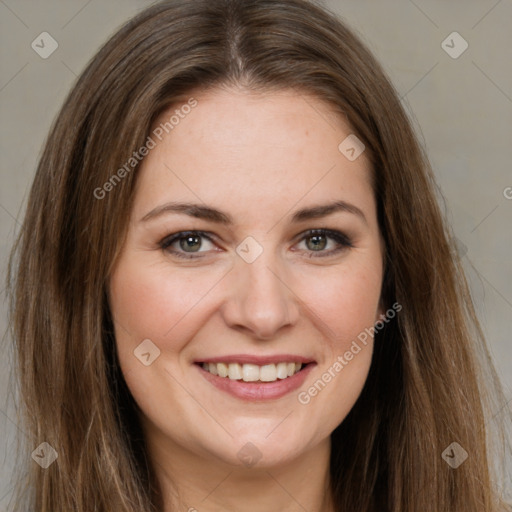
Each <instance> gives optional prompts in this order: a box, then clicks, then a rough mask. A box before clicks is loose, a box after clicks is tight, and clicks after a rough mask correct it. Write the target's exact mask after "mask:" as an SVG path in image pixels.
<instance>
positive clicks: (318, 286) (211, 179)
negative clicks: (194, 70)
mask: <svg viewBox="0 0 512 512" xmlns="http://www.w3.org/2000/svg"><path fill="white" fill-rule="evenodd" d="M193 96H194V98H195V99H196V100H197V101H198V104H197V106H196V107H195V108H194V109H193V110H192V111H191V112H190V113H189V114H188V115H186V116H184V118H183V119H180V122H179V124H177V125H176V126H175V127H174V128H173V130H172V131H170V132H169V134H167V135H166V136H165V137H164V138H163V140H162V141H161V142H158V144H157V145H156V147H155V148H154V149H152V150H151V151H150V152H149V154H148V155H147V157H146V158H145V159H144V162H143V165H142V168H141V169H140V171H138V172H140V175H139V178H138V185H137V190H136V197H135V202H134V207H133V211H132V215H131V219H130V225H129V230H128V235H127V239H126V242H125V245H124V247H123V250H122V253H121V255H120V258H119V260H118V261H117V264H116V267H115V269H114V272H113V274H112V277H111V282H110V303H111V308H112V313H113V317H114V321H115V328H116V340H117V347H118V351H119V359H120V363H121V367H122V371H123V374H124V376H125V379H126V382H127V384H128V386H129V388H130V391H131V392H132V394H133V396H134V398H135V400H136V401H137V403H138V405H139V406H140V409H141V411H142V418H141V419H142V423H143V428H144V432H145V436H146V439H147V442H148V446H149V453H150V457H151V460H152V461H153V464H154V467H155V470H156V473H157V477H158V480H159V483H160V486H161V489H162V493H163V497H164V508H165V511H166V512H167V511H169V512H170V511H171V510H185V511H186V510H191V511H193V510H197V511H198V512H213V511H218V510H223V511H237V512H240V511H244V512H256V511H258V512H260V511H261V510H269V511H273V510H275V511H281V512H299V511H301V512H302V511H304V510H308V511H310V512H331V511H333V510H334V508H333V504H332V501H331V497H330V492H329V471H328V468H329V455H330V434H331V433H332V431H333V430H334V429H335V428H336V427H337V426H338V425H339V424H340V423H341V422H342V421H343V419H344V418H345V417H346V416H347V414H348V412H349V411H350V410H351V408H352V406H353V405H354V403H355V402H356V400H357V398H358V396H359V394H360V392H361V390H362V387H363V385H364V383H365V381H366V378H367V375H368V370H369V367H370V362H371V355H372V350H373V340H372V339H371V337H370V338H369V339H368V341H367V343H366V345H362V344H360V351H358V352H357V353H356V354H355V355H353V357H352V358H350V361H345V362H346V363H347V364H345V365H343V367H342V369H341V370H340V369H339V366H338V367H337V368H335V367H334V365H335V362H336V361H339V359H338V357H339V356H343V354H345V353H346V352H347V351H350V350H351V347H353V345H352V343H353V341H354V340H356V339H357V336H358V335H359V334H360V333H361V332H363V331H364V329H365V328H369V327H371V326H373V325H374V324H375V322H376V321H377V320H378V319H379V316H380V315H382V314H383V311H382V307H381V304H380V294H381V283H382V276H383V265H382V254H383V248H382V238H381V235H380V232H379V227H378V223H377V213H376V203H375V198H374V195H373V191H372V188H371V185H370V175H371V174H370V173H371V166H370V164H369V161H368V160H367V158H366V155H365V153H364V152H363V154H362V155H361V156H359V157H358V158H357V159H355V160H354V161H349V159H347V158H346V157H345V156H344V155H343V154H342V153H341V152H340V151H339V150H338V145H339V144H340V142H341V141H343V140H344V139H345V138H346V137H347V136H348V135H349V134H350V133H352V132H351V130H350V127H349V126H348V125H347V124H346V123H344V122H343V119H341V118H340V117H336V116H334V114H333V113H332V111H330V108H329V107H328V106H327V105H325V104H324V103H323V102H321V101H320V100H318V99H316V98H313V97H310V96H306V95H304V96H301V95H298V94H296V93H295V92H293V91H283V92H279V93H268V94H256V93H251V92H247V91H244V90H241V89H229V90H227V89H216V90H211V91H198V92H197V93H195V94H194V95H193ZM306 100H307V101H306ZM177 107H179V105H178V106H173V109H171V110H170V111H169V112H167V113H165V114H164V115H163V116H162V118H161V119H160V120H158V121H157V124H158V123H159V122H160V121H161V120H167V119H169V117H170V115H171V113H172V111H173V110H174V109H175V108H177ZM112 193H115V192H112ZM334 201H343V202H344V203H345V207H344V208H343V209H340V210H338V211H335V212H333V213H330V214H328V215H324V216H322V217H318V218H309V219H302V220H299V221H298V222H294V221H293V219H292V217H293V215H294V214H295V213H296V212H297V211H298V210H301V209H304V208H311V207H313V206H320V205H326V204H329V203H332V202H334ZM169 202H180V203H185V202H187V203H197V204H199V205H200V206H205V205H208V206H210V207H212V208H215V209H216V210H221V211H222V212H224V213H225V214H226V215H229V216H230V217H231V218H232V224H222V223H218V222H214V221H213V220H211V219H202V218H195V217H192V216H190V215H187V214H186V213H184V212H180V213H177V212H175V211H167V212H160V214H157V213H156V212H155V209H156V208H158V207H160V206H161V205H164V204H167V203H169ZM347 204H348V205H349V206H347ZM152 211H153V212H154V214H153V215H148V214H149V213H150V212H152ZM316 229H326V230H331V231H335V232H339V233H342V234H343V235H344V237H345V239H344V241H343V243H341V242H339V241H337V240H335V239H334V238H332V237H331V235H330V234H329V233H327V234H325V233H324V234H323V235H322V234H320V235H318V234H316V235H315V234H310V233H309V234H308V232H309V231H310V230H316ZM194 230H199V231H202V232H205V233H206V234H207V235H208V237H210V239H208V238H206V237H204V236H202V235H200V236H199V239H198V238H194V235H192V236H193V238H192V239H191V240H190V239H188V241H187V236H190V235H183V236H182V238H181V241H180V239H177V240H174V241H173V242H172V243H171V244H167V246H166V247H165V248H163V247H162V241H163V240H165V239H168V238H169V235H173V234H175V233H179V232H183V231H194ZM195 236H197V234H196V235H195ZM247 237H252V240H249V245H244V244H247ZM347 240H348V242H347ZM242 242H243V243H244V244H242ZM255 242H256V243H255ZM240 244H242V245H240ZM164 245H165V244H164ZM240 247H243V248H245V249H246V252H245V253H243V252H240V251H238V252H237V248H239V249H240ZM259 248H261V250H262V252H261V254H259V255H258V256H257V257H256V258H255V259H254V261H251V262H248V261H247V259H250V258H247V257H245V258H244V257H242V256H245V255H249V256H251V255H255V254H256V252H257V251H259ZM179 255H181V256H184V257H180V256H179ZM146 339H149V340H151V343H152V344H153V345H148V347H151V346H154V347H157V348H158V350H159V351H160V353H159V356H158V357H157V358H155V359H154V362H152V363H151V364H149V365H147V366H146V365H144V364H141V361H140V360H139V359H138V358H137V357H134V350H135V349H136V348H137V347H138V346H139V345H140V344H141V342H142V341H143V340H146ZM149 350H150V351H152V350H154V349H153V348H150V349H149ZM237 354H249V355H253V356H269V355H270V356H276V355H283V354H286V355H291V356H296V357H299V356H301V357H303V358H306V359H308V360H310V361H312V363H311V364H310V365H308V366H309V370H308V372H307V373H304V375H306V377H305V380H304V382H303V383H302V384H301V385H300V386H299V387H298V388H297V389H294V390H292V391H290V392H286V393H285V394H284V395H283V396H280V397H278V398H272V399H261V400H248V399H243V398H240V397H239V396H234V395H232V394H231V393H228V392H226V391H224V390H222V389H219V388H218V387H217V386H215V385H213V384H212V383H211V381H210V380H209V379H208V378H207V376H206V375H205V374H206V373H207V372H205V371H204V370H202V369H201V367H200V365H199V364H196V363H197V362H198V361H203V362H204V361H208V359H211V358H217V357H221V358H222V357H228V356H230V355H237ZM153 357H154V353H153V355H152V356H151V358H153ZM306 368H308V367H306ZM327 374H329V375H330V378H329V377H325V375H327ZM208 375H210V374H208ZM216 378H217V379H220V377H216ZM228 378H229V377H228ZM319 379H321V380H323V382H324V384H325V385H324V386H323V387H322V388H321V389H320V390H318V389H317V390H316V392H315V390H314V389H313V391H311V388H312V387H313V385H314V384H315V382H318V380H319ZM282 382H286V379H284V380H283V381H282ZM251 385H252V384H251ZM300 393H302V395H300ZM300 397H302V399H301V398H300ZM248 443H250V444H248ZM174 489H178V491H179V496H178V495H177V493H176V492H175V490H174ZM177 504H179V507H181V508H176V509H175V508H173V507H175V506H177Z"/></svg>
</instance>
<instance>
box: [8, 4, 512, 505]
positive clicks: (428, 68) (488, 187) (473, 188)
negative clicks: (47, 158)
mask: <svg viewBox="0 0 512 512" xmlns="http://www.w3.org/2000/svg"><path fill="white" fill-rule="evenodd" d="M212 1H214V0H212ZM150 3H152V2H149V1H143V0H139V1H136V0H123V1H121V0H107V1H99V0H89V1H87V0H66V1H64V0H61V1H57V0H44V1H36V0H32V1H29V0H0V33H1V36H0V38H1V43H2V44H1V46H0V53H1V62H0V66H1V77H0V109H1V114H2V121H1V124H0V133H1V137H0V139H1V142H0V143H1V148H0V159H1V171H0V172H1V177H0V179H1V184H2V186H1V190H0V271H1V273H2V278H3V276H4V275H5V270H6V264H7V257H8V253H9V249H10V246H11V244H12V242H13V239H14V235H15V233H16V232H17V231H18V229H19V222H20V219H21V212H23V208H24V205H25V201H26V196H27V193H28V190H29V187H30V184H31V182H32V179H33V176H34V171H35V166H36V162H37V158H38V155H39V154H40V151H41V147H42V144H43V142H44V139H45V136H46V133H47V131H48V128H49V126H50V123H51V121H52V119H53V118H54V117H55V115H56V114H57V111H58V109H59V106H60V105H61V103H62V101H63V99H64V97H65V94H66V93H67V92H68V90H69V89H70V88H71V86H72V84H73V82H74V81H75V79H76V77H77V75H78V74H79V73H80V72H81V70H82V69H83V68H84V66H85V64H86V63H87V61H88V60H89V59H90V58H91V57H92V56H93V54H94V53H95V52H96V50H97V49H98V48H99V46H100V44H102V43H103V42H104V41H105V40H106V39H107V37H108V36H110V35H111V34H112V33H113V32H114V30H115V29H116V28H117V27H118V26H119V25H120V24H121V23H123V22H124V21H125V20H126V19H128V18H129V17H130V16H131V15H133V14H135V13H136V12H138V11H139V10H141V9H143V8H144V7H145V6H147V5H149V4H150ZM325 4H326V5H327V6H329V7H330V8H331V9H333V10H335V11H336V12H338V13H339V14H340V15H341V16H342V17H343V18H344V19H345V20H346V21H347V22H348V24H349V25H350V26H352V27H353V28H354V29H355V30H356V31H357V32H359V34H360V35H361V37H362V38H363V40H364V41H366V43H367V44H368V45H369V47H370V49H371V50H373V52H374V53H375V55H376V56H377V58H378V59H379V60H380V61H381V62H382V64H383V65H384V68H385V69H386V71H387V72H388V74H389V75H390V77H391V79H392V80H393V82H394V84H395V86H396V88H397V89H398V91H399V93H400V95H401V97H402V102H403V104H404V106H405V107H406V109H407V111H408V112H409V113H410V115H411V117H412V118H413V119H414V124H415V127H416V129H417V131H418V134H419V135H420V138H421V140H422V143H423V144H424V146H425V147H426V149H427V151H428V154H429V156H430V160H431V162H432V165H433V168H434V170H435V173H436V176H437V178H438V182H439V184H440V186H441V188H442V191H443V194H444V196H445V198H446V204H447V215H448V219H449V221H450V223H451V224H452V226H453V229H454V232H455V234H456V237H457V239H458V246H459V250H460V251H461V252H462V254H465V256H464V264H465V267H466V269H467V273H468V277H469V280H470V284H471V289H472V293H473V296H474V300H475V302H476V307H477V310H478V314H479V318H480V320H481V322H482V325H483V328H484V331H485V333H486V335H487V337H488V341H489V345H490V349H491V352H492V355H493V358H494V359H495V362H496V365H497V368H498V372H499V373H500V375H501V377H502V381H503V384H504V387H505V392H506V395H507V397H506V400H507V401H508V402H507V401H506V403H504V404H502V410H505V409H506V408H507V407H508V408H510V403H511V400H512V357H511V356H512V346H511V344H510V334H509V333H510V327H511V322H510V317H511V315H512V286H511V285H512V265H511V261H512V257H511V256H512V229H511V225H512V222H511V221H512V188H507V187H512V173H511V162H512V144H511V142H512V141H511V127H512V66H511V53H510V48H511V47H512V30H511V21H512V0H499V1H496V0H458V1H450V2H446V1H444V0H434V1H431V0H429V1H426V0H415V1H412V0H392V1H380V2H377V1H373V2H372V1H368V0H357V1H356V0H350V1H344V0H330V1H327V2H325ZM44 31H46V32H49V33H50V34H51V35H52V37H53V38H54V39H55V40H56V41H57V42H58V45H59V46H58V48H57V50H56V51H55V52H54V53H53V54H52V55H51V56H50V57H48V58H47V59H42V58H41V57H40V56H39V55H38V54H37V53H36V52H35V51H34V50H33V49H32V48H31V43H32V41H33V40H35V39H36V37H37V36H38V35H39V34H40V33H42V32H44ZM453 31H457V32H459V33H460V34H461V36H462V37H463V38H464V39H465V40H466V41H467V43H468V44H469V47H468V49H467V50H466V51H465V52H464V53H463V54H462V55H460V56H459V57H458V58H452V57H450V56H449V55H448V54H447V53H446V52H445V50H444V49H443V48H442V46H441V43H442V42H443V41H444V40H445V39H446V38H447V36H448V35H449V34H451V33H452V32H453ZM448 44H449V45H451V46H454V50H457V49H458V48H460V45H459V43H458V42H457V41H454V43H453V44H452V42H451V41H450V39H448ZM507 196H508V199H507ZM2 281H3V279H2ZM0 294H1V299H2V306H1V311H0V332H1V333H2V334H3V333H5V332H6V329H7V317H6V306H7V305H6V301H5V290H4V283H3V282H2V283H1V284H0ZM3 337H4V339H3V345H2V349H3V354H4V357H3V358H1V359H0V382H1V400H0V433H1V436H0V457H1V460H2V469H1V472H0V480H1V482H0V510H4V509H6V508H7V506H8V501H9V496H10V489H11V485H12V482H11V472H12V468H13V462H14V458H15V444H14V436H15V433H16V430H17V429H18V427H17V425H16V423H17V422H16V410H15V407H14V405H13V401H12V395H13V393H14V390H13V384H12V379H10V368H11V366H12V364H11V363H12V354H11V353H10V348H9V341H10V340H9V336H8V335H5V334H4V335H3ZM447 342H449V340H447ZM496 412H497V414H499V411H496ZM468 421H470V419H468ZM21 437H22V438H23V434H21ZM34 448H35V447H34ZM29 462H30V463H33V462H32V461H29Z"/></svg>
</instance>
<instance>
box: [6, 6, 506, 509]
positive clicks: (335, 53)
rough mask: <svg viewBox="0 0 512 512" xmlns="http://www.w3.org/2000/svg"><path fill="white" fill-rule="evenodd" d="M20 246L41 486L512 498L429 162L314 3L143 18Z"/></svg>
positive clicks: (123, 500) (151, 499)
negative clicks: (500, 487)
mask: <svg viewBox="0 0 512 512" xmlns="http://www.w3.org/2000/svg"><path fill="white" fill-rule="evenodd" d="M15 255H17V259H16V263H14V261H13V263H12V265H13V266H12V273H13V276H14V277H13V283H12V296H13V324H14V333H13V334H14V339H15V341H16V347H17V353H18V362H19V374H20V380H21V391H22V396H23V399H24V406H25V411H26V422H27V426H26V430H27V431H28V432H29V433H30V435H31V438H32V439H33V445H34V447H36V450H34V452H33V454H32V456H33V458H34V460H35V461H37V460H36V459H37V458H40V459H41V460H40V461H39V462H40V463H39V465H36V464H34V465H33V467H32V470H33V472H32V474H31V476H30V482H29V483H30V484H31V485H32V486H33V489H34V490H33V493H32V494H31V496H30V505H29V506H30V507H32V508H31V510H38V511H45V512H46V511H50V510H76V511H80V512H82V511H83V512H85V511H91V510H102V511H103V510H105V511H107V510H108V511H112V510H115V511H127V512H128V511H141V512H142V511H149V510H154V511H164V512H170V511H175V510H189V511H193V510H197V511H200V512H202V511H209V510H237V511H238V510H244V511H253V510H254V511H255V510H280V511H285V510H286V511H295V510H310V511H326V512H332V511H351V512H352V511H361V512H362V511H365V512H369V511H375V512H377V511H378V512H382V511H407V512H420V511H421V512H423V511H425V510H436V511H475V512H476V511H487V512H491V511H492V512H495V511H498V510H505V504H504V503H502V502H501V500H500V498H499V496H498V491H497V489H496V488H495V484H494V483H493V482H494V479H493V478H494V476H493V473H492V463H493V459H492V458H491V457H492V455H491V452H489V451H488V447H486V426H487V424H486V413H488V412H489V410H492V407H495V405H496V403H501V404H504V401H503V397H502V395H499V394H498V395H497V398H496V400H497V402H496V403H493V402H490V401H489V394H488V392H487V390H486V389H487V388H486V386H487V384H488V383H491V382H492V379H495V377H494V373H493V372H492V368H491V371H490V377H489V376H487V375H484V374H483V373H482V371H481V368H480V365H481V364H482V360H483V358H487V357H488V356H487V352H486V349H485V344H484V341H483V338H482V336H481V331H480V328H479V326H478V322H477V320H476V318H475V314H474V310H473V306H472V303H471V300H470V296H469V292H468V289H467V285H466V281H465V279H464V276H463V274H462V270H461V268H460V264H459V262H458V258H457V257H456V255H455V254H454V253H453V251H452V250H451V244H450V235H449V233H448V230H447V228H446V227H445V224H444V222H443V219H442V216H441V214H440V211H439V207H438V205H437V203H436V187H435V184H434V181H433V177H432V173H431V171H430V168H429V165H428V162H427V160H426V158H425V156H424V155H423V153H422V151H421V149H420V147H419V145H418V143H417V141H416V139H415V136H414V134H413V131H412V129H411V127H410V124H409V121H408V119H407V117H406V115H405V113H404V111H403V109H402V107H401V105H400V102H399V100H398V98H397V94H396V93H395V91H394V90H393V88H392V86H391V85H390V83H389V81H388V79H387V78H386V77H385V75H384V73H383V72H382V70H381V68H380V67H379V65H378V63H377V62H376V61H375V60H374V58H373V57H372V56H371V55H370V54H369V52H368V50H367V49H366V48H365V47H364V46H363V44H362V43H361V42H360V41H359V40H358V39H357V38H356V37H355V36H354V35H353V34H352V33H351V32H350V30H349V29H347V28H346V27H345V26H344V25H343V24H341V23H340V22H339V21H338V20H336V19H335V18H334V17H332V16H331V15H330V14H329V13H328V12H326V11H325V10H323V9H321V8H319V7H317V6H316V5H314V4H312V3H309V2H306V1H304V0H282V1H281V0H279V1H274V0H273V1H270V0H256V1H253V2H243V1H242V0H221V1H217V2H208V1H206V0H193V1H177V0H174V1H167V2H163V3H158V4H156V5H154V6H152V7H150V8H149V9H146V10H145V11H143V12H142V13H141V14H139V15H138V16H137V17H136V18H134V19H133V20H131V21H130V22H129V23H128V24H126V25H125V26H124V27H123V28H122V29H121V30H120V31H119V32H118V33H117V34H115V35H114V36H113V37H112V39H111V40H110V41H109V42H107V44H106V45H105V46H104V47H103V48H102V49H101V50H100V51H99V53H98V54H97V56H96V57H95V58H94V59H93V61H92V62H91V63H90V65H89V66H88V67H87V69H86V70H85V72H84V73H83V74H82V76H81V77H80V79H79V81H78V83H77V84H76V86H75V87H74V89H73V90H72V92H71V93H70V95H69V97H68V99H67V101H66V102H65V105H64V106H63V108H62V111H61V113H60V114H59V116H58V118H57V120H56V122H55V125H54V127H53V129H52V131H51V134H50V137H49V139H48V141H47V144H46V148H45V151H44V153H43V155H42V158H41V161H40V164H39V168H38V171H37V174H36V177H35V181H34V184H33V188H32V192H31V196H30V199H29V203H28V210H27V213H26V218H25V222H24V228H23V231H22V234H21V236H20V239H19V242H18V244H17V247H16V252H15ZM15 265H16V266H15ZM490 379H491V380H490ZM496 389H498V387H497V385H496ZM497 393H499V392H498V391H497ZM500 400H501V402H500ZM48 404H53V406H52V408H51V410H48ZM42 443H47V444H42Z"/></svg>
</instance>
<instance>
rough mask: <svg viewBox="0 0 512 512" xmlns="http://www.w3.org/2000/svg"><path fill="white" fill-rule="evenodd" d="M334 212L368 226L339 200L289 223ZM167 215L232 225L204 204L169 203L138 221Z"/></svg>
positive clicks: (302, 213)
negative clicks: (346, 214)
mask: <svg viewBox="0 0 512 512" xmlns="http://www.w3.org/2000/svg"><path fill="white" fill-rule="evenodd" d="M336 212H347V213H351V214H353V215H356V216H358V217H359V218H360V219H361V220H363V221H364V223H365V224H368V221H367V219H366V217H365V215H364V213H363V211H362V210H361V209H359V208H358V207H357V206H355V205H353V204H351V203H347V202H346V201H341V200H339V201H334V202H332V203H328V204H325V205H318V206H312V207H309V208H302V209H301V210H297V211H296V212H295V213H294V214H293V216H292V218H291V222H292V223H299V222H303V221H306V220H312V219H319V218H322V217H326V216H327V215H331V214H333V213H336ZM168 213H178V214H179V213H182V214H185V215H189V216H190V217H195V218H197V219H203V220H207V221H210V222H215V223H217V224H223V225H226V226H232V225H233V224H234V222H233V218H232V217H231V215H229V214H228V213H225V212H222V211H220V210H217V209H216V208H213V207H211V206H207V205H204V204H198V203H180V202H170V203H165V204H163V205H161V206H157V207H156V208H154V209H153V210H151V211H150V212H149V213H147V214H146V215H144V217H142V219H140V221H141V222H146V221H148V220H150V219H154V218H156V217H160V216H161V215H164V214H168Z"/></svg>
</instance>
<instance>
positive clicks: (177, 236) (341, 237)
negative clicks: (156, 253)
mask: <svg viewBox="0 0 512 512" xmlns="http://www.w3.org/2000/svg"><path fill="white" fill-rule="evenodd" d="M189 236H198V237H203V238H206V239H207V240H208V241H210V242H212V243H215V242H214V241H213V239H212V237H211V236H209V235H208V233H206V232H204V231H180V232H178V233H174V234H172V235H169V236H167V237H165V238H164V239H163V240H162V241H161V242H160V247H161V249H162V250H164V251H167V252H169V253H171V254H173V255H174V256H177V257H178V258H183V259H188V260H190V259H198V258H202V257H203V256H196V254H201V253H184V252H179V251H176V250H171V249H170V247H171V245H172V244H173V243H174V242H177V241H179V240H182V239H184V238H187V237H189ZM314 236H325V237H327V238H330V239H332V240H334V241H335V242H336V243H337V244H338V247H336V248H335V249H331V250H330V251H323V250H322V251H310V252H311V254H310V258H311V257H313V258H325V257H328V256H333V255H335V254H337V253H339V252H340V251H342V250H344V249H347V248H350V247H353V245H352V242H351V240H350V239H349V237H347V236H346V235H345V234H344V233H341V232H340V231H335V230H331V229H311V230H309V231H306V232H305V233H303V235H302V238H300V240H299V242H302V241H303V240H306V239H308V238H312V237H314ZM205 252H206V251H205ZM315 253H317V254H315ZM321 253H323V254H321Z"/></svg>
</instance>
